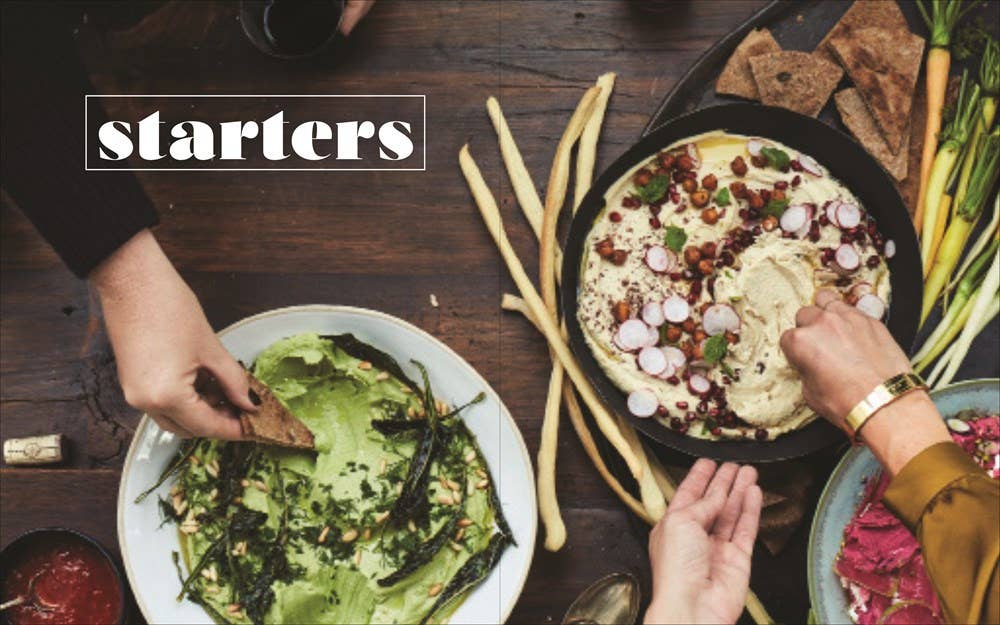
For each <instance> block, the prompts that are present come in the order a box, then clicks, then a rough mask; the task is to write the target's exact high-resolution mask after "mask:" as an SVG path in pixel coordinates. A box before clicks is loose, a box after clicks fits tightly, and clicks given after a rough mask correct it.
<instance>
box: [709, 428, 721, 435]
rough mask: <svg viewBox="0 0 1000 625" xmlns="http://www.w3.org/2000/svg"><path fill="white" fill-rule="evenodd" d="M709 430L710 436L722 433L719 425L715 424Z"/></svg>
mask: <svg viewBox="0 0 1000 625" xmlns="http://www.w3.org/2000/svg"><path fill="white" fill-rule="evenodd" d="M709 431H710V432H711V433H712V436H720V435H721V434H722V428H720V427H719V426H715V427H714V428H712V429H711V430H709Z"/></svg>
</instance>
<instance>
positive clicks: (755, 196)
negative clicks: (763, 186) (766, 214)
mask: <svg viewBox="0 0 1000 625" xmlns="http://www.w3.org/2000/svg"><path fill="white" fill-rule="evenodd" d="M747 200H748V201H749V202H750V208H752V209H754V210H758V211H759V210H761V209H762V208H764V197H763V196H762V195H761V194H760V193H757V192H756V191H749V192H748V197H747Z"/></svg>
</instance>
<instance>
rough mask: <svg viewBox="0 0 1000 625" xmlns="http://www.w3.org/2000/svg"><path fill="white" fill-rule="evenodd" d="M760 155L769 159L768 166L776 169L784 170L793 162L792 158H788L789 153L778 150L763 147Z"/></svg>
mask: <svg viewBox="0 0 1000 625" xmlns="http://www.w3.org/2000/svg"><path fill="white" fill-rule="evenodd" d="M760 153H761V154H763V155H764V158H766V159H767V164H768V165H770V166H771V167H773V168H775V169H781V170H784V169H786V168H787V167H788V166H789V165H790V164H791V162H792V158H791V157H790V156H788V152H785V151H784V150H779V149H778V148H768V147H763V148H761V149H760Z"/></svg>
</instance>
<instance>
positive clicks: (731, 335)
mask: <svg viewBox="0 0 1000 625" xmlns="http://www.w3.org/2000/svg"><path fill="white" fill-rule="evenodd" d="M726 342H727V343H729V344H730V345H736V344H737V343H739V342H740V335H739V334H736V333H735V332H726Z"/></svg>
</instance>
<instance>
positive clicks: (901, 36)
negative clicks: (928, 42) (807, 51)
mask: <svg viewBox="0 0 1000 625" xmlns="http://www.w3.org/2000/svg"><path fill="white" fill-rule="evenodd" d="M830 48H831V49H832V50H833V52H834V54H836V55H837V59H838V60H839V61H840V63H841V64H842V65H843V66H844V69H846V70H847V74H848V76H850V77H851V80H852V81H854V85H855V86H856V87H857V88H858V92H859V93H860V94H861V97H862V98H863V99H864V101H865V104H867V105H868V110H869V111H871V113H872V117H874V118H875V123H876V124H878V127H879V130H880V131H881V132H882V136H883V137H884V138H885V142H886V143H887V144H888V145H889V149H890V150H892V153H893V154H896V153H898V152H899V151H900V149H901V148H902V145H903V137H905V136H906V134H907V132H908V131H909V128H910V110H911V108H912V106H913V93H914V91H915V90H916V87H917V78H918V77H919V75H920V63H921V61H922V60H923V56H924V39H923V37H919V36H917V35H914V34H911V33H909V32H901V31H899V30H886V29H884V28H860V29H856V30H853V31H851V33H850V34H849V35H848V36H844V37H835V38H833V39H831V40H830Z"/></svg>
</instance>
